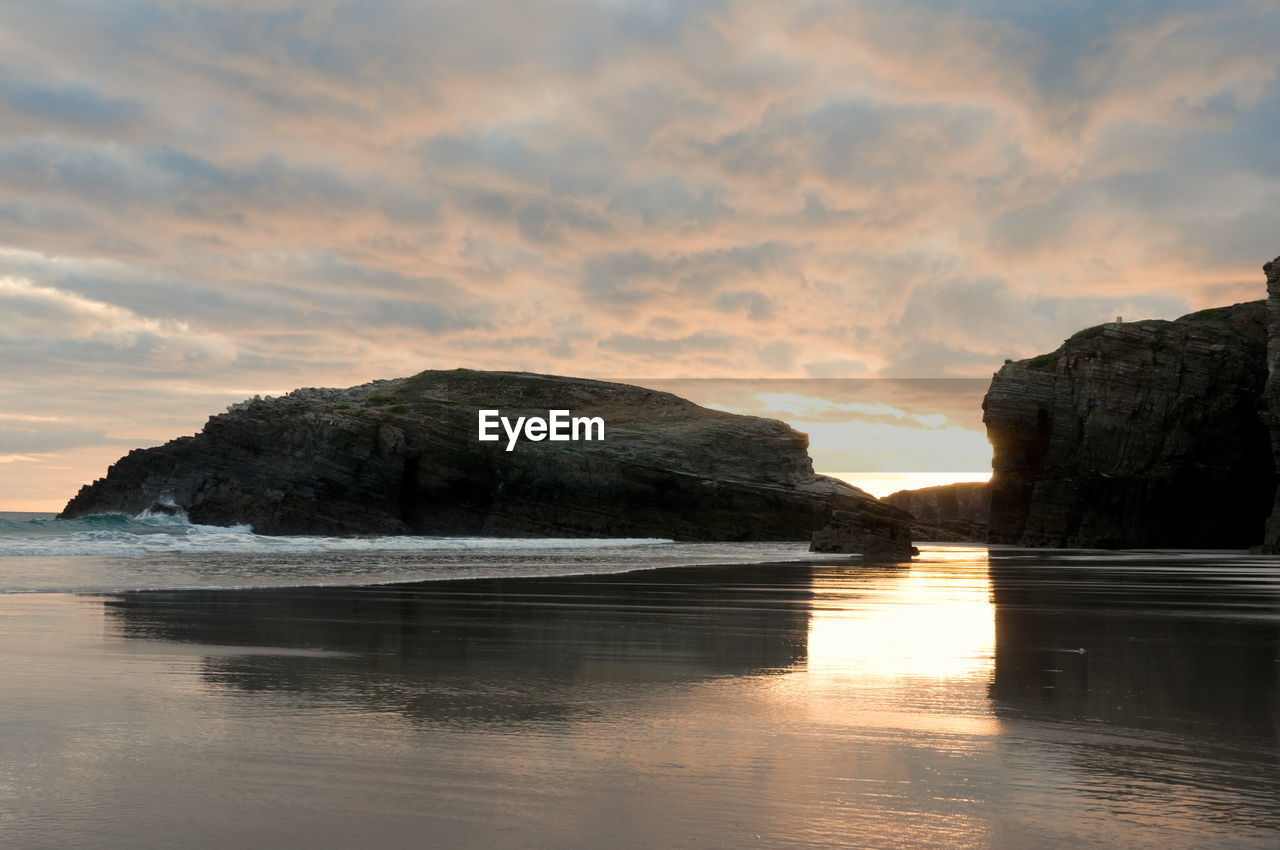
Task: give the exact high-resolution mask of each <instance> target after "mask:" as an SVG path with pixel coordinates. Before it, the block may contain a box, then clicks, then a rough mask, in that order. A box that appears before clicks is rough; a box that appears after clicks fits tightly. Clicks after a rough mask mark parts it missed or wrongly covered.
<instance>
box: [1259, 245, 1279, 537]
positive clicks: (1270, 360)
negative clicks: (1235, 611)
mask: <svg viewBox="0 0 1280 850" xmlns="http://www.w3.org/2000/svg"><path fill="white" fill-rule="evenodd" d="M1262 271H1263V273H1264V274H1265V275H1266V276H1267V300H1266V311H1267V354H1266V357H1267V359H1266V376H1267V377H1266V384H1265V386H1264V388H1263V412H1262V420H1263V422H1264V423H1265V425H1266V428H1267V432H1268V434H1270V437H1271V451H1272V455H1271V462H1272V466H1273V468H1274V469H1280V257H1276V258H1275V259H1274V260H1272V261H1271V262H1269V263H1267V264H1265V265H1264V266H1263V267H1262ZM1271 498H1272V502H1271V510H1270V517H1269V518H1268V520H1267V526H1266V530H1265V532H1264V534H1263V541H1262V545H1261V547H1259V551H1261V552H1263V553H1265V554H1268V555H1276V554H1280V489H1276V490H1274V491H1273V494H1272V497H1271Z"/></svg>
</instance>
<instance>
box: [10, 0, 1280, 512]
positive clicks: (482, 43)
mask: <svg viewBox="0 0 1280 850" xmlns="http://www.w3.org/2000/svg"><path fill="white" fill-rule="evenodd" d="M1278 37H1280V9H1277V7H1276V5H1275V4H1274V3H1273V2H1212V3H1210V2H1199V3H1189V2H1186V3H1180V2H1170V1H1169V0H1161V1H1160V2H1132V3H1119V2H1117V3H1112V2H1101V1H1099V2H1078V0H1077V1H1076V2H1061V3H1057V2H1045V3H1026V2H1013V1H1012V0H1008V1H1007V2H1006V1H1005V0H987V2H979V0H970V1H969V2H965V1H964V0H960V2H945V3H944V2H933V3H931V2H895V3H884V2H808V1H807V0H792V2H786V3H780V2H734V0H724V1H723V2H715V1H714V0H711V2H699V0H680V1H679V2H676V0H672V2H627V0H613V1H612V2H596V3H590V2H555V0H551V2H541V3H538V4H531V3H527V2H523V1H522V2H503V0H488V1H487V2H484V3H460V2H426V1H425V0H418V2H409V0H405V2H399V0H380V1H379V0H373V2H329V0H307V2H283V0H279V1H276V0H243V2H224V3H205V4H197V3H181V4H179V3H154V4H153V3H147V2H134V0H113V2H101V0H96V1H95V2H90V0H83V1H82V2H65V0H39V2H36V1H35V0H11V2H6V3H4V4H2V5H0V509H22V508H30V509H56V508H58V507H60V506H61V504H62V503H63V502H64V501H65V500H66V498H67V497H68V496H69V495H71V492H72V491H74V489H75V487H77V486H78V485H79V484H80V483H82V482H83V481H85V480H88V479H90V478H92V477H95V476H96V475H100V474H101V473H102V471H103V470H104V469H105V465H106V463H107V462H109V461H110V460H112V459H114V458H115V457H116V456H118V455H119V454H121V453H123V452H124V451H125V450H127V449H128V448H131V447H134V446H139V445H151V444H155V443H157V442H161V441H163V440H166V439H168V438H171V437H173V436H176V435H179V434H183V433H192V432H194V431H195V430H197V429H198V428H199V427H200V426H201V424H202V423H203V421H204V419H205V418H206V417H207V416H208V415H209V414H210V413H212V412H216V411H219V410H221V409H222V408H223V407H224V406H225V405H226V404H228V403H230V402H232V401H236V400H239V399H241V398H243V397H245V396H247V395H252V394H254V393H263V394H266V393H275V392H281V391H286V390H288V389H291V388H293V387H297V386H335V385H336V386H345V385H350V384H353V383H360V382H363V381H366V380H369V379H372V378H375V377H393V376H399V375H405V374H411V373H413V372H417V371H419V370H421V369H425V368H453V367H457V366H470V367H477V368H504V369H525V370H534V371H543V372H553V373H560V374H576V375H587V376H593V377H609V378H618V379H634V380H636V381H638V382H643V381H644V380H657V379H659V378H679V377H707V376H714V377H740V378H778V379H781V378H793V379H803V378H879V377H894V378H903V377H907V378H910V377H915V378H919V377H927V378H945V377H976V378H985V377H988V376H989V375H990V373H991V372H992V371H993V370H994V369H995V368H996V367H998V365H999V364H1000V363H1001V362H1002V361H1003V359H1004V358H1006V357H1021V356H1029V355H1032V354H1035V353H1037V352H1041V351H1045V350H1049V349H1052V348H1053V347H1055V346H1056V345H1057V344H1058V342H1060V341H1061V340H1062V339H1063V338H1064V337H1065V336H1067V335H1069V334H1070V333H1071V332H1073V331H1074V330H1076V329H1078V328H1080V327H1084V326H1087V325H1091V324H1096V323H1098V322H1100V321H1103V320H1104V319H1107V318H1110V317H1113V316H1115V315H1117V314H1119V315H1124V316H1125V317H1126V318H1128V317H1133V318H1138V317H1162V318H1172V317H1175V316H1177V315H1179V314H1181V313H1183V312H1186V311H1188V310H1191V309H1198V308H1201V307H1206V306H1211V305H1214V304H1221V303H1229V302H1233V301H1241V300H1250V299H1254V298H1257V297H1260V296H1261V295H1262V292H1263V282H1262V275H1261V272H1260V266H1261V264H1262V263H1263V262H1264V261H1265V260H1267V259H1270V258H1271V257H1273V256H1275V255H1276V254H1277V253H1280V234H1278V233H1277V232H1276V231H1277V228H1276V226H1275V224H1276V219H1275V211H1276V210H1277V209H1280V197H1278V195H1280V143H1277V139H1278V138H1280V85H1278V84H1277V79H1276V68H1277V55H1276V51H1275V45H1276V44H1277V43H1278V41H1280V38H1278ZM822 386H823V384H822V383H821V382H813V383H812V384H805V383H803V382H800V381H797V382H796V387H797V388H796V390H795V391H794V392H792V393H789V394H783V395H787V396H789V398H780V399H776V400H778V402H779V404H778V408H777V409H778V410H779V415H784V414H785V416H784V418H786V416H790V418H791V419H792V420H793V421H796V422H804V421H807V420H805V418H804V416H803V415H800V414H798V413H794V409H795V407H796V405H797V404H803V405H808V408H807V410H808V412H809V413H812V411H813V409H815V407H816V408H821V407H822V405H823V404H824V403H826V404H828V407H827V408H825V414H824V415H826V416H828V418H830V414H831V412H832V410H834V409H836V408H832V407H830V405H839V404H845V408H844V412H845V413H848V414H849V415H850V416H852V417H854V418H856V417H857V416H859V415H860V414H861V413H865V411H862V410H861V409H860V408H857V407H856V405H853V406H850V403H848V402H847V401H846V402H839V401H831V400H829V399H828V400H827V401H826V402H823V400H822V395H821V393H820V392H818V388H820V387H822ZM806 387H807V388H808V389H806ZM695 395H696V393H695ZM796 397H799V398H801V399H802V401H801V402H797V401H796ZM805 399H807V400H805ZM815 399H816V400H815ZM699 400H701V399H699ZM858 403H859V404H861V403H863V402H858ZM866 403H867V404H871V403H873V402H866ZM788 410H791V411H793V412H792V413H787V411H788ZM898 413H902V414H903V416H898V417H897V421H898V422H899V423H900V424H903V423H905V424H908V425H910V426H911V430H913V431H915V432H920V431H927V430H928V429H930V428H938V429H955V428H960V429H962V430H963V429H969V432H970V437H972V439H971V440H970V442H969V443H968V444H967V445H968V446H969V448H968V449H966V450H965V451H968V452H969V453H970V455H972V454H973V453H974V452H977V453H978V455H979V456H978V457H977V460H976V462H971V459H966V460H965V461H963V462H960V466H961V467H964V466H965V465H966V464H967V465H968V466H971V467H974V468H977V467H980V466H982V465H983V462H982V458H981V457H980V455H981V452H982V451H983V445H982V440H981V435H980V433H979V431H978V428H979V425H978V420H977V415H976V413H975V415H973V416H971V417H969V418H968V419H965V418H964V417H963V416H960V417H958V418H954V417H948V419H947V421H945V422H939V421H937V420H933V419H926V420H921V421H916V420H912V419H910V417H911V416H925V417H928V416H931V415H932V414H930V413H929V412H928V411H924V412H921V411H915V412H912V411H901V410H899V411H898ZM806 415H807V414H806ZM876 415H880V416H881V418H882V419H883V417H884V415H886V414H884V413H883V411H880V412H879V413H878V414H876ZM895 415H896V414H888V416H889V419H890V420H891V419H894V416H895ZM904 416H905V417H906V418H905V419H904ZM885 422H886V423H888V420H885ZM930 423H933V424H930ZM889 424H891V423H889ZM815 440H817V437H816V435H815ZM882 460H883V461H884V463H885V464H887V466H886V467H885V468H894V463H895V461H894V459H893V458H892V457H888V456H887V455H886V456H884V457H882ZM819 465H822V464H821V463H820V464H819Z"/></svg>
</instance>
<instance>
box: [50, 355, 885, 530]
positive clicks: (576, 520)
mask: <svg viewBox="0 0 1280 850" xmlns="http://www.w3.org/2000/svg"><path fill="white" fill-rule="evenodd" d="M481 408H484V409H499V410H501V411H502V414H503V415H504V416H508V417H512V418H514V417H516V416H522V415H539V416H544V417H545V416H546V415H547V411H548V408H556V409H568V410H570V411H572V413H573V415H574V416H592V417H594V416H599V417H602V418H603V419H604V421H605V428H606V430H605V439H604V440H603V441H594V442H587V441H575V442H549V441H545V440H544V441H541V442H530V441H523V442H520V443H519V444H517V445H516V446H515V449H514V450H513V451H510V452H508V451H506V441H505V439H504V440H502V441H499V442H480V441H479V440H478V439H477V430H478V429H477V411H478V410H479V409H481ZM807 449H808V438H807V437H806V436H805V435H804V434H801V433H799V432H797V431H795V430H793V429H792V428H790V427H789V426H787V425H785V424H784V423H782V422H778V421H775V420H772V419H761V418H758V417H752V416H737V415H734V414H729V413H722V412H718V411H713V410H707V409H705V408H702V407H699V406H698V405H696V404H694V403H692V402H690V401H686V400H685V399H682V398H679V397H677V396H674V395H671V394H669V393H663V392H657V391H654V390H648V389H643V388H641V387H634V386H628V385H625V384H613V383H605V382H601V381H589V380H580V379H573V378H561V377H553V376H548V375H532V374H526V373H512V372H476V371H470V370H456V371H432V372H423V373H421V374H419V375H415V376H413V377H411V378H402V379H397V380H390V381H375V382H374V383H371V384H365V385H363V386H359V387H352V388H350V389H345V390H336V389H302V390H296V391H294V392H292V393H289V394H288V395H286V396H283V397H280V398H274V399H267V400H261V399H258V400H254V401H251V402H246V403H243V404H239V405H235V406H233V407H232V409H230V410H228V412H227V413H224V414H221V415H218V416H214V417H212V418H210V419H209V421H208V423H207V424H206V425H205V427H204V430H203V431H201V432H200V433H199V434H196V435H195V436H192V437H182V438H180V439H177V440H173V441H171V442H169V443H166V444H165V445H163V446H158V447H156V448H151V449H138V450H136V451H133V452H130V453H129V454H128V455H127V456H126V457H124V458H121V459H120V460H119V461H117V462H116V463H115V464H114V465H113V466H112V467H111V469H110V470H109V471H108V473H107V476H106V477H105V478H102V479H99V480H98V481H95V482H94V483H93V484H91V485H87V486H85V487H84V488H82V489H81V491H80V492H79V494H78V495H76V497H75V498H73V499H72V500H71V501H70V502H69V503H68V504H67V506H66V508H65V509H64V511H63V513H62V516H63V517H75V516H82V515H84V514H90V513H107V512H123V513H129V514H136V513H138V512H140V511H143V510H146V509H148V508H150V507H152V506H153V505H155V504H157V503H159V504H172V505H175V506H176V507H177V508H180V509H182V510H184V511H185V512H186V513H187V515H188V516H189V517H190V519H191V520H192V521H193V522H197V523H203V524H209V525H235V524H242V523H247V524H249V525H252V526H253V528H254V530H255V531H257V532H259V533H262V534H340V535H345V534H408V533H414V534H433V535H484V536H503V537H511V536H569V537H669V538H675V539H678V540H808V539H809V537H810V535H811V534H812V532H813V531H815V530H816V529H819V528H821V527H823V526H824V525H826V524H827V522H828V521H829V520H830V518H831V514H832V512H833V511H835V510H841V511H854V512H871V513H875V514H877V515H884V516H890V517H894V516H898V517H901V516H904V515H901V514H900V513H899V512H898V511H897V510H896V509H894V508H892V507H889V506H887V505H881V504H879V503H878V502H877V501H876V500H875V499H873V498H872V497H871V496H869V495H867V494H866V493H864V492H862V491H861V490H858V489H857V488H854V487H851V486H849V485H847V484H844V483H843V482H839V481H836V480H834V479H830V478H826V477H824V476H819V475H815V474H814V472H813V466H812V462H811V461H810V459H809V455H808V451H807Z"/></svg>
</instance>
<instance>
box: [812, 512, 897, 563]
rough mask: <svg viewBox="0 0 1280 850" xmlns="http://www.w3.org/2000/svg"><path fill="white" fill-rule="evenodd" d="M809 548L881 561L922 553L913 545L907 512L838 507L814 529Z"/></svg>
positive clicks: (895, 559)
mask: <svg viewBox="0 0 1280 850" xmlns="http://www.w3.org/2000/svg"><path fill="white" fill-rule="evenodd" d="M809 550H810V551H812V552H830V553H832V554H843V555H861V556H862V558H863V560H864V561H880V562H885V561H909V560H911V556H912V555H916V554H919V553H918V551H917V550H916V548H915V547H914V546H912V545H911V524H910V522H909V520H908V519H907V518H906V517H905V516H895V515H888V514H875V513H871V512H868V511H858V512H852V511H836V512H835V513H834V514H833V515H832V517H831V522H830V523H829V524H827V525H826V526H824V527H823V528H821V529H819V530H818V531H816V532H814V535H813V540H812V541H811V542H810V544H809Z"/></svg>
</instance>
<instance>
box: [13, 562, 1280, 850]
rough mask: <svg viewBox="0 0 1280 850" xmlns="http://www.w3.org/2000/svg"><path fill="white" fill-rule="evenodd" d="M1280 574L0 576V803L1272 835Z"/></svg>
mask: <svg viewBox="0 0 1280 850" xmlns="http://www.w3.org/2000/svg"><path fill="white" fill-rule="evenodd" d="M1090 558H1093V560H1090ZM1277 587H1280V572H1277V571H1276V570H1275V569H1274V567H1270V568H1268V567H1265V566H1264V567H1259V566H1257V565H1256V564H1254V565H1253V566H1251V567H1249V568H1247V569H1246V568H1245V567H1242V566H1240V565H1239V564H1225V565H1224V564H1219V563H1216V562H1210V561H1206V560H1205V559H1204V558H1199V559H1187V558H1181V559H1179V558H1173V557H1172V556H1170V557H1166V558H1163V559H1155V560H1154V561H1152V562H1151V563H1144V562H1142V561H1141V560H1140V559H1135V558H1132V557H1128V558H1125V557H1119V556H1115V557H1113V558H1112V559H1111V560H1107V561H1103V562H1098V561H1097V559H1096V557H1095V556H1089V557H1084V556H1075V555H1071V554H1070V553H1067V554H1063V553H1057V554H1052V555H1045V554H1043V553H1041V554H1026V553H1017V552H1010V551H1007V550H1005V551H995V552H993V553H992V555H991V557H990V559H989V558H988V553H987V551H986V550H985V549H982V548H963V549H962V548H937V549H930V550H926V551H925V553H924V554H923V555H922V556H921V557H920V558H919V559H917V560H916V561H915V562H913V563H912V564H910V565H899V566H877V565H862V564H859V563H858V562H857V561H850V560H844V561H833V562H831V563H827V564H813V565H808V564H789V565H760V566H743V567H708V568H689V569H671V570H660V571H648V572H634V573H627V574H621V575H611V576H579V577H561V578H546V579H512V580H479V581H457V582H436V583H429V584H419V585H401V586H384V587H362V588H291V589H280V590H246V591H183V592H175V591H164V592H147V593H128V594H119V595H115V596H111V597H106V598H90V597H70V596H27V597H12V596H10V597H0V615H4V616H3V617H0V623H7V624H8V628H9V637H8V639H7V640H6V641H5V642H3V643H0V692H3V693H5V694H6V695H7V696H9V699H7V700H4V701H0V723H2V724H4V726H5V727H6V728H10V729H17V730H19V732H20V733H21V734H19V735H13V736H9V737H7V738H4V739H0V829H3V830H4V833H5V835H6V838H7V837H9V836H15V839H14V840H16V841H17V843H18V844H19V845H20V846H24V847H26V846H31V847H41V846H49V847H53V846H68V845H75V844H77V843H79V844H83V845H92V846H111V847H115V846H118V847H125V846H127V847H131V848H141V847H167V846H173V845H174V844H175V843H179V844H182V845H183V846H188V847H194V848H200V847H222V846H229V845H235V844H237V843H241V844H243V843H249V844H255V845H262V844H271V843H275V844H280V845H298V844H310V845H318V846H354V845H357V844H370V843H372V844H375V845H378V846H389V847H411V846H413V847H416V846H421V845H422V843H423V841H424V836H429V837H430V840H431V843H433V844H434V845H437V846H446V847H453V846H459V847H461V846H486V847H506V846H512V847H515V846H519V847H543V846H557V847H562V846H610V847H672V846H692V845H695V844H696V845H698V846H720V847H740V846H744V845H750V846H761V847H795V846H817V847H845V846H866V847H878V846H879V847H891V846H904V845H909V846H948V847H950V846H958V847H984V846H997V847H1010V848H1014V847H1017V848H1021V847H1025V846H1027V845H1028V844H1040V845H1045V846H1078V845H1081V844H1090V843H1094V844H1102V845H1108V846H1127V847H1141V846H1152V847H1156V846H1158V847H1160V848H1161V850H1167V848H1170V847H1181V846H1188V847H1190V846H1205V845H1214V844H1223V843H1231V844H1233V845H1237V846H1258V847H1271V846H1274V845H1275V843H1276V840H1277V838H1278V837H1280V807H1278V806H1277V803H1276V800H1277V799H1280V771H1277V770H1276V769H1275V768H1276V765H1277V758H1278V756H1280V747H1278V741H1280V736H1278V735H1277V729H1276V723H1277V703H1276V699H1277V665H1276V658H1277V655H1278V653H1277V623H1278V622H1280V620H1278V619H1277V617H1276V610H1277V609H1276V600H1277V598H1278V597H1277V592H1276V590H1277ZM15 646H16V647H18V648H19V649H20V652H19V654H18V655H16V656H14V655H13V654H12V647H15ZM6 650H9V655H6ZM1081 650H1083V651H1081ZM42 839H49V840H42ZM54 839H56V840H54Z"/></svg>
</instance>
